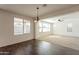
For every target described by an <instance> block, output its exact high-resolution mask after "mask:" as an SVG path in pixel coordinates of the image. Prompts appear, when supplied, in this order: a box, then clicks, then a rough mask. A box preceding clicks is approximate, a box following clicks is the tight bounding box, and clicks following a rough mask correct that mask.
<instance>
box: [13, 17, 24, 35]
mask: <svg viewBox="0 0 79 59" xmlns="http://www.w3.org/2000/svg"><path fill="white" fill-rule="evenodd" d="M14 34H15V35H16V34H17V35H18V34H23V20H22V19H20V18H14Z"/></svg>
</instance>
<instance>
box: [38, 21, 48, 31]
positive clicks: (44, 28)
mask: <svg viewBox="0 0 79 59" xmlns="http://www.w3.org/2000/svg"><path fill="white" fill-rule="evenodd" d="M39 32H50V23H48V22H39Z"/></svg>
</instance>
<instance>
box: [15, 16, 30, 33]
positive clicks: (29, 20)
mask: <svg viewBox="0 0 79 59" xmlns="http://www.w3.org/2000/svg"><path fill="white" fill-rule="evenodd" d="M15 19H21V20H22V24H23V27H22V29H23V30H22V33H21V34H18V33H16V31H15ZM24 21H27V22H26V23H28V22H29V24H30V25H29V32H27V30H26V32H24V26H25V23H24ZM30 27H31V22H30V20H26V19H24V18H20V17H14V35H23V34H29V33H30V32H31V28H30Z"/></svg>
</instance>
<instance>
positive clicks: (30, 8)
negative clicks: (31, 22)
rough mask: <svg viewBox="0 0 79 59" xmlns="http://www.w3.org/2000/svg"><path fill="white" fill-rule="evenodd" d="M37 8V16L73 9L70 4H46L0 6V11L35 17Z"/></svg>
mask: <svg viewBox="0 0 79 59" xmlns="http://www.w3.org/2000/svg"><path fill="white" fill-rule="evenodd" d="M37 6H39V8H40V9H39V15H40V16H42V15H45V14H47V13H50V12H55V11H57V10H61V9H64V8H69V7H73V6H75V5H71V4H47V6H46V7H43V6H42V5H40V4H7V5H6V4H0V9H4V10H7V11H10V12H14V13H18V14H22V15H25V16H30V17H36V7H37Z"/></svg>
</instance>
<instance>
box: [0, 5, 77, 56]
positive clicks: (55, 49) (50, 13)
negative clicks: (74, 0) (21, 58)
mask: <svg viewBox="0 0 79 59" xmlns="http://www.w3.org/2000/svg"><path fill="white" fill-rule="evenodd" d="M0 55H79V5H78V4H0Z"/></svg>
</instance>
